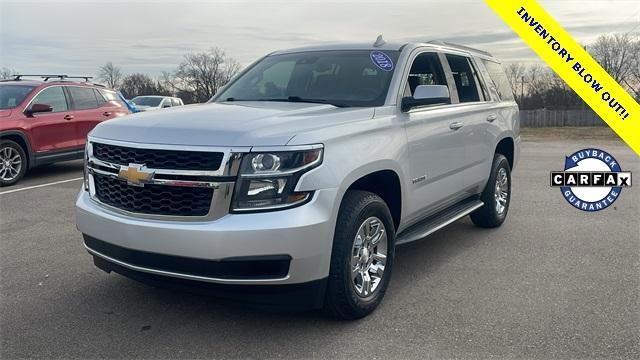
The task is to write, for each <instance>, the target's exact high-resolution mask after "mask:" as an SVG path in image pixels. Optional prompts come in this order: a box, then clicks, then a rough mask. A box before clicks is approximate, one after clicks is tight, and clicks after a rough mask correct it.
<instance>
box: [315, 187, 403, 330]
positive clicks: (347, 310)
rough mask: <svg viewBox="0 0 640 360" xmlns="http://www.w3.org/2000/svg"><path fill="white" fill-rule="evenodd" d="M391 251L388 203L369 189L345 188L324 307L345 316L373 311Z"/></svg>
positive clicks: (383, 285) (385, 278)
mask: <svg viewBox="0 0 640 360" xmlns="http://www.w3.org/2000/svg"><path fill="white" fill-rule="evenodd" d="M380 231H382V232H380ZM367 234H368V235H367ZM358 236H359V238H358ZM363 237H364V241H362V242H360V241H356V240H357V239H362V238H363ZM385 245H386V246H385ZM385 247H386V249H384V248H385ZM384 251H386V257H385V258H384V259H383V258H382V255H385V254H384ZM352 254H356V256H352ZM394 254H395V228H394V225H393V220H392V218H391V213H390V212H389V208H388V207H387V204H386V203H385V202H384V201H383V200H382V199H381V198H380V197H379V196H377V195H375V194H373V193H370V192H366V191H356V190H350V191H347V193H346V194H345V196H344V199H343V200H342V203H341V205H340V211H339V213H338V221H337V223H336V231H335V235H334V239H333V249H332V251H331V267H330V270H329V278H328V282H327V290H326V293H325V302H324V310H325V311H326V312H327V313H329V314H330V315H332V316H335V317H338V318H341V319H345V320H353V319H359V318H362V317H364V316H367V315H368V314H370V313H371V312H373V311H374V310H375V309H376V307H377V306H378V305H379V304H380V302H381V301H382V298H383V297H384V294H385V292H386V290H387V286H388V285H389V281H390V279H391V272H392V270H393V259H394ZM380 266H382V269H381V268H380ZM353 269H356V271H354V272H353V274H355V275H354V276H353V277H352V270H353ZM357 269H360V270H357ZM380 270H381V272H380ZM365 278H368V281H366V279H365ZM366 284H370V285H371V286H370V287H368V286H366Z"/></svg>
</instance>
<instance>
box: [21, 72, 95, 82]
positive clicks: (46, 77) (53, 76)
mask: <svg viewBox="0 0 640 360" xmlns="http://www.w3.org/2000/svg"><path fill="white" fill-rule="evenodd" d="M23 77H40V78H42V79H44V81H48V80H49V79H60V80H64V79H84V80H85V81H86V82H89V79H93V76H69V75H62V74H16V75H13V80H14V81H18V80H21V79H22V78H23Z"/></svg>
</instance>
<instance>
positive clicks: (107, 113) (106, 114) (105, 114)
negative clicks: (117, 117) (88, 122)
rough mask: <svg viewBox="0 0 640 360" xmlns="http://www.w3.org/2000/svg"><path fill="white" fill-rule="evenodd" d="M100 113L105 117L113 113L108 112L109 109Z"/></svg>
mask: <svg viewBox="0 0 640 360" xmlns="http://www.w3.org/2000/svg"><path fill="white" fill-rule="evenodd" d="M102 115H104V116H106V117H109V116H111V115H113V113H112V112H109V111H105V112H103V113H102Z"/></svg>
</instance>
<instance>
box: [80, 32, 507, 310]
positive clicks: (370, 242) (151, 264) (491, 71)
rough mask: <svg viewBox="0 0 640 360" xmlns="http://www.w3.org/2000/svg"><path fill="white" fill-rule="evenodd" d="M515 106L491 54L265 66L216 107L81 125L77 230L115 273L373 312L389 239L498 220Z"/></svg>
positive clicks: (380, 45) (378, 48)
mask: <svg viewBox="0 0 640 360" xmlns="http://www.w3.org/2000/svg"><path fill="white" fill-rule="evenodd" d="M519 144H520V136H519V120H518V107H517V105H516V103H515V102H514V99H513V94H512V91H511V88H510V85H509V82H508V81H507V78H506V77H505V74H504V72H503V70H502V68H501V65H500V63H499V62H498V61H497V60H496V59H495V58H493V57H492V56H491V55H490V54H488V53H486V52H483V51H479V50H475V49H471V48H468V47H464V46H459V45H453V44H448V43H444V42H441V41H431V42H424V43H409V44H406V43H387V42H385V41H384V40H383V39H382V38H381V37H379V38H378V40H376V42H375V43H362V44H339V45H322V46H315V47H307V48H298V49H291V50H285V51H276V52H274V53H271V54H269V55H267V56H265V57H263V58H261V59H260V60H258V61H256V62H255V63H253V64H252V65H250V66H249V67H247V68H246V69H245V70H244V71H243V72H241V73H240V74H239V75H238V76H236V77H235V78H234V79H233V80H232V81H231V82H230V83H229V84H227V85H226V86H225V87H224V88H223V89H221V90H220V91H219V92H218V93H217V94H216V95H215V96H214V97H213V98H212V99H211V100H210V101H209V102H208V103H207V104H201V105H195V106H185V107H181V108H175V109H167V110H165V111H162V112H147V113H140V114H135V115H131V116H128V117H125V118H123V119H119V120H112V121H107V122H104V123H102V124H100V125H98V126H97V127H96V128H95V129H94V130H93V131H92V132H91V134H90V135H89V138H88V142H87V150H86V160H85V161H86V166H85V181H84V188H83V189H82V191H81V193H80V194H79V196H78V199H77V203H76V217H77V227H78V229H79V230H80V231H81V232H82V234H83V237H84V245H85V247H86V249H87V250H88V252H89V253H90V254H91V255H92V256H93V259H94V263H95V264H96V265H97V266H98V267H99V268H101V269H103V270H105V271H107V272H111V271H114V272H117V273H120V274H123V275H125V276H128V277H131V278H134V279H137V280H140V281H145V282H149V283H154V284H159V285H161V286H169V287H173V286H176V287H178V288H185V289H207V290H211V291H214V292H216V293H221V294H223V296H227V295H228V296H231V297H234V296H238V295H239V296H241V297H242V298H243V299H245V300H246V301H255V302H257V303H260V304H268V303H272V302H276V303H278V302H280V303H284V304H289V305H291V306H301V307H303V308H306V307H322V308H324V309H325V310H327V311H328V312H329V313H331V314H333V315H335V316H338V317H341V318H347V319H354V318H360V317H363V316H366V315H367V314H369V313H371V312H372V311H373V310H374V309H375V308H376V307H377V306H378V304H379V303H380V302H381V300H382V298H383V296H384V293H385V290H386V289H387V287H388V285H389V281H390V279H391V273H392V270H393V264H394V248H395V246H397V245H400V244H405V243H408V242H411V241H414V240H419V239H422V238H424V237H425V236H427V235H428V234H430V233H432V232H434V231H436V230H438V229H441V228H443V227H444V226H446V225H448V224H451V223H452V222H454V221H456V220H458V219H460V218H462V217H464V216H466V215H470V217H471V220H472V221H473V223H474V224H476V225H477V226H480V227H485V228H486V227H497V226H500V225H501V224H502V222H503V221H504V220H505V217H506V215H507V212H508V210H509V201H510V198H511V171H512V169H513V167H514V165H515V164H516V162H517V160H518V155H519Z"/></svg>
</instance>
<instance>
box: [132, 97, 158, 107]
mask: <svg viewBox="0 0 640 360" xmlns="http://www.w3.org/2000/svg"><path fill="white" fill-rule="evenodd" d="M160 101H162V98H161V97H152V96H137V97H134V98H133V99H131V102H132V103H134V104H136V105H140V106H159V105H160Z"/></svg>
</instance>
